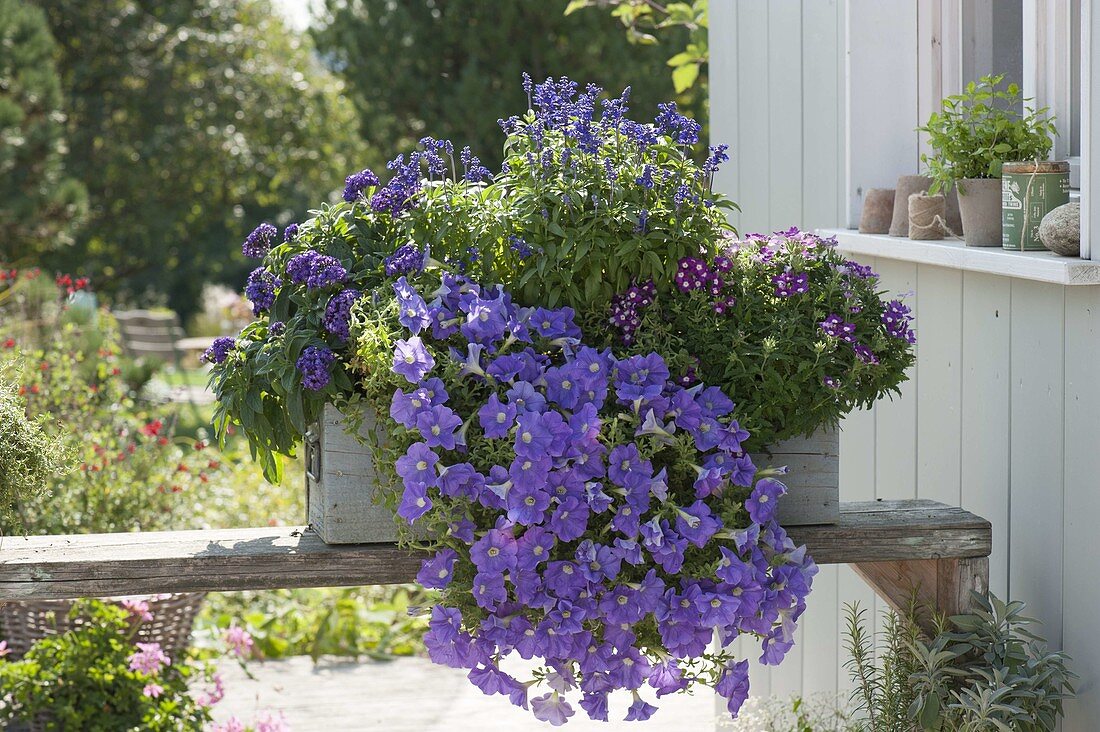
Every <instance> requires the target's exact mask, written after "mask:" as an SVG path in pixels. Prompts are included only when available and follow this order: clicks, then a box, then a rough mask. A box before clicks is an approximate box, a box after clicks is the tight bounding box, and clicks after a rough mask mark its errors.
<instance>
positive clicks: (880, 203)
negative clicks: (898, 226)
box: [859, 188, 894, 234]
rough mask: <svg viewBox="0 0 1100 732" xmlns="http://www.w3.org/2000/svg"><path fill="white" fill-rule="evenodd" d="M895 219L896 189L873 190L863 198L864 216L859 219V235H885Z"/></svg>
mask: <svg viewBox="0 0 1100 732" xmlns="http://www.w3.org/2000/svg"><path fill="white" fill-rule="evenodd" d="M893 217H894V189H893V188H872V189H871V190H869V191H867V195H866V196H864V197H863V214H862V215H861V216H860V218H859V233H861V234H885V233H887V232H889V231H890V221H891V219H893Z"/></svg>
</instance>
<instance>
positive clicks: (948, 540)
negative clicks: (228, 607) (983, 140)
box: [0, 500, 992, 601]
mask: <svg viewBox="0 0 1100 732" xmlns="http://www.w3.org/2000/svg"><path fill="white" fill-rule="evenodd" d="M788 532H789V534H790V536H791V538H792V539H793V540H794V541H795V542H796V543H798V544H805V545H806V546H807V547H808V548H809V551H810V553H811V555H812V556H813V557H814V559H815V560H816V561H817V562H818V563H819V564H841V563H866V562H891V561H910V560H928V559H932V560H935V559H949V558H950V559H956V558H978V557H984V556H987V555H988V554H989V552H990V547H991V535H992V532H991V529H990V525H989V522H988V521H986V520H985V519H982V518H979V517H977V516H974V515H973V514H970V513H967V512H966V511H963V510H962V509H960V508H951V507H948V506H944V505H942V504H939V503H935V502H934V501H924V500H915V501H871V502H866V503H848V504H844V505H843V506H842V507H841V515H840V522H839V523H837V524H835V525H829V526H797V527H791V528H790V529H789V530H788ZM419 565H420V558H419V557H418V556H417V555H416V554H414V553H412V552H409V551H405V550H402V549H398V548H397V547H395V546H393V545H390V544H358V545H328V544H325V543H324V542H322V541H321V540H320V538H319V537H318V536H317V535H316V534H315V533H313V532H312V531H309V530H306V529H303V528H292V527H276V528H249V529H210V530H201V531H164V532H146V533H129V534H89V535H79V536H31V537H11V536H9V537H5V538H3V539H2V540H0V601H4V600H31V599H66V598H74V597H90V596H100V597H102V596H110V595H134V594H152V593H158V592H191V591H210V592H216V591H231V590H258V589H274V588H289V587H339V586H352V585H381V584H394V583H401V582H412V581H414V578H415V576H416V572H417V570H418V569H419Z"/></svg>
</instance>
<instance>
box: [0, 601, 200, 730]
mask: <svg viewBox="0 0 1100 732" xmlns="http://www.w3.org/2000/svg"><path fill="white" fill-rule="evenodd" d="M205 597H206V593H202V592H185V593H177V594H171V595H151V596H141V597H140V598H133V599H141V600H145V601H146V602H147V603H149V612H150V613H152V615H153V620H152V621H150V622H146V623H142V625H141V627H140V628H139V629H138V632H137V636H136V637H135V641H140V642H142V643H159V644H160V645H161V648H163V649H164V652H165V653H166V654H168V656H169V658H171V659H173V661H174V660H175V659H176V658H177V657H179V656H181V655H182V654H183V653H185V652H186V651H187V648H188V646H189V645H190V642H191V626H192V625H193V624H194V622H195V616H196V615H197V614H198V612H199V608H201V607H202V601H203V599H204V598H205ZM106 599H109V600H113V601H116V602H117V601H121V600H124V599H129V598H123V597H112V598H106ZM72 606H73V601H72V600H37V601H34V602H0V638H3V639H4V640H6V641H7V642H8V649H9V650H10V652H11V657H12V658H16V659H17V658H21V657H22V656H23V654H25V653H26V652H27V651H28V650H29V649H30V647H31V645H32V644H33V643H34V642H35V641H36V640H38V639H40V638H43V637H45V636H47V635H53V634H59V633H65V632H67V631H69V630H71V629H72V628H73V627H79V626H80V625H81V624H82V623H83V621H82V620H81V619H80V618H77V619H76V620H75V622H74V621H73V620H70V619H69V610H70V609H71V608H72ZM46 724H47V720H46V719H44V718H39V719H36V720H35V721H34V722H32V723H31V724H30V725H24V726H20V725H15V726H13V727H9V732H23V731H27V732H40V731H42V730H45V729H46Z"/></svg>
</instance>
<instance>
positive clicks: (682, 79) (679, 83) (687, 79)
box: [672, 63, 699, 94]
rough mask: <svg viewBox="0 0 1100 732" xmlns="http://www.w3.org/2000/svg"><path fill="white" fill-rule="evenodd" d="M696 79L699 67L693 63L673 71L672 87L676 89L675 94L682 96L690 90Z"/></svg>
mask: <svg viewBox="0 0 1100 732" xmlns="http://www.w3.org/2000/svg"><path fill="white" fill-rule="evenodd" d="M698 78H699V67H698V66H697V65H696V64H694V63H692V64H687V65H685V66H681V67H679V68H677V69H675V70H673V72H672V85H673V86H674V87H675V88H676V93H677V94H682V93H683V92H685V91H687V90H688V89H690V88H691V87H692V86H693V85H694V84H695V80H696V79H698Z"/></svg>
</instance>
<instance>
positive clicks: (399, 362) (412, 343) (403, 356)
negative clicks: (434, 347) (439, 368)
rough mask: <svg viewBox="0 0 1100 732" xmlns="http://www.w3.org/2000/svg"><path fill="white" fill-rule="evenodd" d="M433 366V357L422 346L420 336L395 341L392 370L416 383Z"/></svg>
mask: <svg viewBox="0 0 1100 732" xmlns="http://www.w3.org/2000/svg"><path fill="white" fill-rule="evenodd" d="M434 367H435V358H433V357H432V354H431V353H429V352H428V349H427V348H425V347H424V341H422V340H420V336H413V337H412V338H409V339H407V340H401V341H398V342H397V345H396V346H395V347H394V350H393V372H394V373H395V374H399V375H400V376H404V377H405V378H406V379H407V380H408V381H410V382H412V383H414V384H415V383H417V382H419V381H420V380H421V379H423V378H424V376H425V375H426V374H427V373H428V372H429V371H431V370H432V368H434Z"/></svg>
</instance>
